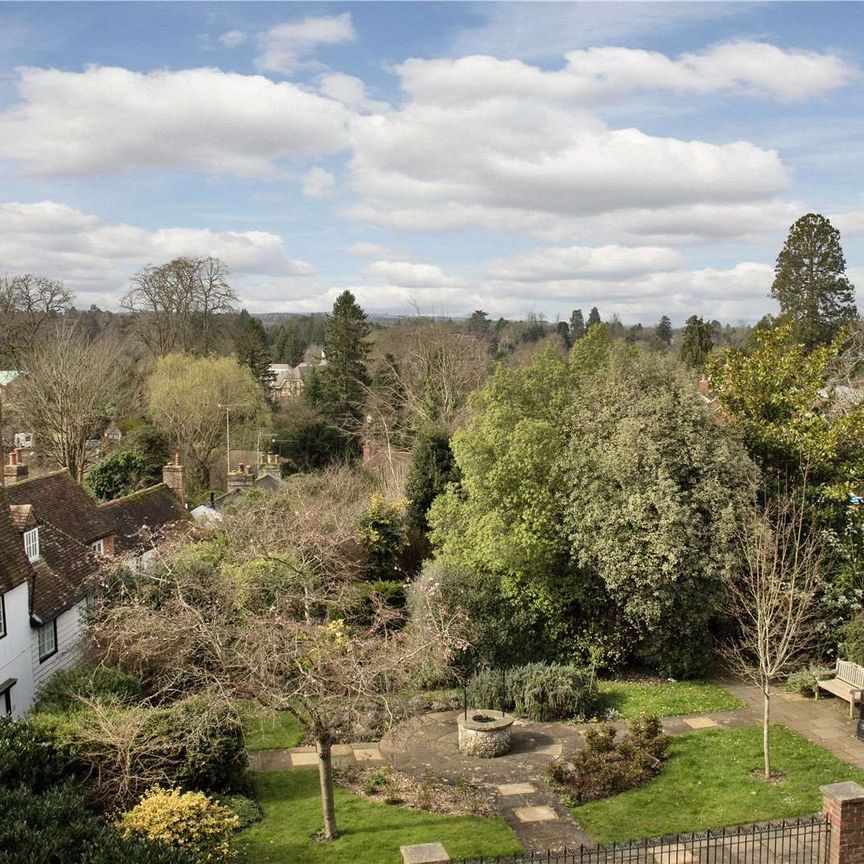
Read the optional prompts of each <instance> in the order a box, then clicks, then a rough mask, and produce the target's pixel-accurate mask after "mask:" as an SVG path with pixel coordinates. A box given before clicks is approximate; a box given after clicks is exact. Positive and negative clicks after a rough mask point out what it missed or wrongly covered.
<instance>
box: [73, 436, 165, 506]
mask: <svg viewBox="0 0 864 864" xmlns="http://www.w3.org/2000/svg"><path fill="white" fill-rule="evenodd" d="M170 455H171V448H170V447H169V446H168V441H167V439H166V438H165V436H164V435H162V434H161V433H159V432H157V431H156V429H154V428H153V427H152V426H148V425H146V424H143V425H141V426H138V427H136V428H135V429H132V430H131V431H130V432H128V433H127V434H126V435H124V437H123V440H122V441H121V442H120V444H119V445H118V446H117V447H114V448H112V449H111V451H110V452H109V453H108V454H107V455H106V456H104V457H103V458H102V459H100V460H99V461H98V462H97V463H96V464H95V465H94V466H93V467H92V468H91V469H90V471H88V472H87V476H86V478H85V479H86V482H87V485H88V486H89V487H90V489H91V491H92V492H93V494H94V495H95V496H96V497H97V498H98V499H99V500H100V501H111V500H112V499H114V498H120V497H122V496H123V495H128V494H129V493H131V492H134V491H135V490H136V489H145V488H146V487H148V486H153V485H154V484H156V483H158V482H159V481H160V480H161V479H162V466H163V465H165V463H166V462H167V461H168V459H169V457H170Z"/></svg>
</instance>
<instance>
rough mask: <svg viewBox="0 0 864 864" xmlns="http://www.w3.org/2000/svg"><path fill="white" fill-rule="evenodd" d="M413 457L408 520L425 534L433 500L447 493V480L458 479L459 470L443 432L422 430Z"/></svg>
mask: <svg viewBox="0 0 864 864" xmlns="http://www.w3.org/2000/svg"><path fill="white" fill-rule="evenodd" d="M411 457H412V458H411V470H410V471H409V472H408V479H407V481H406V486H405V497H406V498H407V499H408V508H407V510H406V511H405V521H406V522H407V524H408V527H409V528H417V529H418V530H420V531H423V532H424V533H426V532H427V531H428V530H429V523H428V522H427V521H426V514H427V513H428V512H429V508H430V507H431V506H432V502H433V501H434V500H435V499H436V498H437V497H438V496H439V495H442V494H443V493H444V491H445V489H446V488H447V484H448V483H453V482H455V481H456V480H458V477H459V469H458V468H457V467H456V463H455V461H454V459H453V453H452V451H451V450H450V439H449V437H448V436H447V435H446V434H445V433H444V432H437V431H426V432H422V433H421V434H420V436H419V437H418V438H417V442H416V444H415V445H414V449H413V451H412V454H411Z"/></svg>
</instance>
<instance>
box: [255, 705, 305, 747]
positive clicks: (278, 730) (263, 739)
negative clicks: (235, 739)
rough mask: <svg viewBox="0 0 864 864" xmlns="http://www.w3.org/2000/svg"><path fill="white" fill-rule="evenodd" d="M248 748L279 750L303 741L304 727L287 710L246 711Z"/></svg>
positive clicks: (295, 745)
mask: <svg viewBox="0 0 864 864" xmlns="http://www.w3.org/2000/svg"><path fill="white" fill-rule="evenodd" d="M243 722H244V724H245V727H246V749H247V750H279V749H287V748H289V747H297V746H298V745H299V744H302V743H303V729H302V727H301V726H300V724H299V723H298V722H297V718H296V717H294V716H293V715H292V714H289V713H288V712H287V711H261V710H257V711H256V710H255V709H253V708H249V709H248V710H247V711H246V712H245V716H244V721H243Z"/></svg>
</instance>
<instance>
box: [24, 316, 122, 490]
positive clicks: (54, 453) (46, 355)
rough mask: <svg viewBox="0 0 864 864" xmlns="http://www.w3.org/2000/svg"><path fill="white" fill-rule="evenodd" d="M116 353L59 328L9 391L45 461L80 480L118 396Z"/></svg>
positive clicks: (37, 350)
mask: <svg viewBox="0 0 864 864" xmlns="http://www.w3.org/2000/svg"><path fill="white" fill-rule="evenodd" d="M119 368H120V367H119V362H118V355H117V350H116V348H115V347H114V346H112V345H109V344H107V343H105V342H88V341H87V340H85V339H83V338H82V337H81V336H80V335H79V334H78V332H77V331H76V329H75V328H74V327H72V326H68V325H62V326H60V327H59V328H58V329H57V331H56V334H54V335H53V336H52V338H50V339H45V340H44V341H43V342H41V343H40V344H39V345H37V346H36V348H35V349H34V350H33V351H32V352H31V354H30V355H29V359H28V360H27V362H26V364H25V367H24V374H23V375H21V376H20V377H19V378H17V379H16V380H15V382H14V386H13V387H12V388H11V398H12V407H13V410H14V412H15V414H16V415H17V416H18V418H19V421H20V423H22V424H23V425H24V426H25V427H26V428H28V429H32V430H33V432H34V433H36V435H37V437H38V447H39V450H40V451H41V453H42V454H43V455H44V457H45V458H46V459H48V460H49V461H51V462H54V463H55V464H56V465H58V466H60V467H62V468H65V469H66V470H67V471H68V472H69V473H70V474H71V475H72V476H73V477H74V478H75V480H76V481H77V482H78V483H82V482H83V479H84V469H85V467H86V463H87V441H88V439H91V438H96V437H98V434H99V432H100V431H101V428H102V426H103V424H104V423H105V421H106V419H107V418H108V416H109V412H110V411H111V409H112V407H113V401H114V398H115V396H116V395H117V394H118V393H119V391H120V383H121V380H120V379H121V374H122V373H121V372H120V371H119Z"/></svg>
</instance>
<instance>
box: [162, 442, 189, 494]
mask: <svg viewBox="0 0 864 864" xmlns="http://www.w3.org/2000/svg"><path fill="white" fill-rule="evenodd" d="M162 482H163V483H164V484H165V485H166V486H167V487H168V488H169V489H171V491H172V492H173V493H174V494H175V495H176V496H177V497H178V498H179V499H180V503H181V504H182V505H183V506H184V507H185V506H186V480H185V478H184V475H183V466H182V465H181V464H180V453H179V451H176V450H175V451H174V459H173V460H172V461H171V462H169V463H168V464H167V465H165V466H163V468H162Z"/></svg>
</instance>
